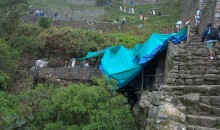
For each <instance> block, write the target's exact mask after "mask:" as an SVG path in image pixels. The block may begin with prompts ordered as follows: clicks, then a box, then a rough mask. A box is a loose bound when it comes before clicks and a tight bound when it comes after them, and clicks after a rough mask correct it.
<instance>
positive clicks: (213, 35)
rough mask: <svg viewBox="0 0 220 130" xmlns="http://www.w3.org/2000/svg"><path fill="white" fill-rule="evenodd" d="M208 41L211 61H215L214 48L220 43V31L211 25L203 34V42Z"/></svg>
mask: <svg viewBox="0 0 220 130" xmlns="http://www.w3.org/2000/svg"><path fill="white" fill-rule="evenodd" d="M205 39H206V42H207V47H208V49H209V55H210V60H211V61H213V60H214V58H213V57H214V47H215V44H216V42H218V41H219V31H218V29H216V28H214V27H213V26H212V24H211V23H209V24H208V25H207V27H206V29H205V30H204V32H203V34H202V42H204V40H205Z"/></svg>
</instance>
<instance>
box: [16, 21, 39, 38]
mask: <svg viewBox="0 0 220 130" xmlns="http://www.w3.org/2000/svg"><path fill="white" fill-rule="evenodd" d="M42 31H43V29H42V28H41V27H39V26H37V25H35V24H24V23H22V24H20V25H19V26H18V28H17V30H16V36H20V35H23V36H31V37H37V36H38V35H39V33H40V32H42Z"/></svg>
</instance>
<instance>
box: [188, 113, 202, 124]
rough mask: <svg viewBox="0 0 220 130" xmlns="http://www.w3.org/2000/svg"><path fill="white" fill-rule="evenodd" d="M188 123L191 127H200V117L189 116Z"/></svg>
mask: <svg viewBox="0 0 220 130" xmlns="http://www.w3.org/2000/svg"><path fill="white" fill-rule="evenodd" d="M186 121H187V122H188V124H191V125H199V124H200V117H199V116H195V115H187V116H186Z"/></svg>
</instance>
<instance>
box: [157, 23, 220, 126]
mask: <svg viewBox="0 0 220 130" xmlns="http://www.w3.org/2000/svg"><path fill="white" fill-rule="evenodd" d="M197 30H198V29H197V28H196V27H190V37H189V38H190V42H189V43H186V42H183V43H181V44H180V45H178V46H174V45H170V48H169V49H170V50H173V52H171V53H170V54H168V56H169V58H168V65H167V66H168V68H170V69H168V71H167V84H170V85H169V86H167V85H165V86H162V87H161V90H164V91H165V92H167V93H168V94H169V93H172V94H173V95H174V99H175V100H174V101H173V102H172V103H173V104H174V105H175V107H176V108H177V109H179V110H180V111H181V112H183V113H184V114H185V117H186V120H185V123H184V124H185V126H186V129H187V130H218V129H220V45H216V48H215V52H216V56H215V60H214V61H209V53H208V49H207V47H206V43H203V42H201V37H200V36H198V35H197ZM170 50H169V52H170ZM171 61H172V63H170V62H171ZM169 65H170V66H171V65H172V66H171V67H169ZM178 85H179V86H178Z"/></svg>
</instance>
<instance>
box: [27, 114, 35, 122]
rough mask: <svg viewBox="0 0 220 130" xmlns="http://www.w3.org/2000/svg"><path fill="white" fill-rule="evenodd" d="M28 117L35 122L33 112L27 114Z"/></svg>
mask: <svg viewBox="0 0 220 130" xmlns="http://www.w3.org/2000/svg"><path fill="white" fill-rule="evenodd" d="M27 117H28V119H29V120H30V121H33V120H34V115H33V114H32V112H30V113H28V114H27Z"/></svg>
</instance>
